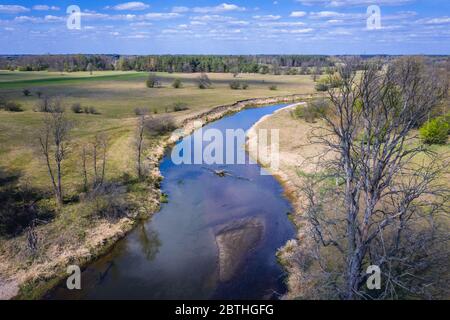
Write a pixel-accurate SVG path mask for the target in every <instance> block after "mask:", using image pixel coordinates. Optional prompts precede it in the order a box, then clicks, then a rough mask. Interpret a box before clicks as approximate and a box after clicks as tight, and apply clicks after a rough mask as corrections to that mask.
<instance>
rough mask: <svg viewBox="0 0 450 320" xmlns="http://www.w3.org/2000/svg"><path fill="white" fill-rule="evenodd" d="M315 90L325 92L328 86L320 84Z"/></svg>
mask: <svg viewBox="0 0 450 320" xmlns="http://www.w3.org/2000/svg"><path fill="white" fill-rule="evenodd" d="M315 88H316V91H319V92H324V91H327V90H328V85H327V84H326V83H323V82H319V83H317V84H316V87H315Z"/></svg>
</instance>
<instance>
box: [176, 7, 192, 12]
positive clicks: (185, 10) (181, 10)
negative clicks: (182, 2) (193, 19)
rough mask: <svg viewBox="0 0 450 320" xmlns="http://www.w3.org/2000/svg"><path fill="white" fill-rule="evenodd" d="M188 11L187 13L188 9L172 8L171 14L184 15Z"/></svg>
mask: <svg viewBox="0 0 450 320" xmlns="http://www.w3.org/2000/svg"><path fill="white" fill-rule="evenodd" d="M188 11H189V8H188V7H173V8H172V12H176V13H185V12H188Z"/></svg>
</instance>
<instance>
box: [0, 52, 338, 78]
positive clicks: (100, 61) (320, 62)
mask: <svg viewBox="0 0 450 320" xmlns="http://www.w3.org/2000/svg"><path fill="white" fill-rule="evenodd" d="M334 64H335V60H334V59H333V58H332V57H328V56H320V55H254V56H215V55H160V56H157V55H151V56H119V55H84V54H77V55H16V56H0V69H2V70H20V71H44V70H49V71H60V72H76V71H91V69H92V70H98V71H106V70H121V71H129V70H135V71H153V72H185V73H191V72H225V73H273V74H278V73H307V72H308V70H310V69H311V68H313V67H315V68H319V69H321V68H330V67H333V66H334Z"/></svg>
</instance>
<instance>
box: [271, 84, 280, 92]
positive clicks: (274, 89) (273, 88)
mask: <svg viewBox="0 0 450 320" xmlns="http://www.w3.org/2000/svg"><path fill="white" fill-rule="evenodd" d="M269 89H270V90H272V91H276V90H278V87H277V86H276V85H271V86H270V87H269Z"/></svg>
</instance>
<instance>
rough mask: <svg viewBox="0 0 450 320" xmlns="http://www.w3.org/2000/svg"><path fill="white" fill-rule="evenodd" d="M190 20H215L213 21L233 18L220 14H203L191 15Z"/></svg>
mask: <svg viewBox="0 0 450 320" xmlns="http://www.w3.org/2000/svg"><path fill="white" fill-rule="evenodd" d="M191 19H192V20H195V21H203V22H205V21H215V22H225V21H230V20H234V18H232V17H227V16H221V15H217V14H214V15H204V16H196V17H192V18H191Z"/></svg>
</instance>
